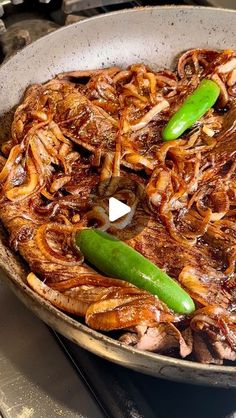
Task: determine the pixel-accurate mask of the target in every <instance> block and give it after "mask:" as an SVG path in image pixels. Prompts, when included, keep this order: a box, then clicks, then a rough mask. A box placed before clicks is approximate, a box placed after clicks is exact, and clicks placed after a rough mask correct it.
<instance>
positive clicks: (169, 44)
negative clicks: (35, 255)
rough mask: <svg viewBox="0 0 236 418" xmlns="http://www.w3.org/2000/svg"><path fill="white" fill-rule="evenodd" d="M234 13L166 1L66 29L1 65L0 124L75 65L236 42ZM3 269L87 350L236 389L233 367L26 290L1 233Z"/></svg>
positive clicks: (164, 56) (156, 57)
mask: <svg viewBox="0 0 236 418" xmlns="http://www.w3.org/2000/svg"><path fill="white" fill-rule="evenodd" d="M235 25H236V12H234V11H230V10H224V9H211V8H205V7H189V6H185V7H176V6H162V7H149V8H139V9H131V10H128V11H126V10H124V11H119V12H115V13H110V14H106V15H100V16H98V17H95V18H90V19H88V20H85V21H82V22H79V23H76V24H74V25H71V26H68V27H63V28H62V29H59V30H57V31H56V32H53V33H51V34H49V35H47V36H45V37H43V38H41V39H40V40H38V41H36V42H35V43H33V44H31V45H29V46H28V47H27V48H25V49H24V50H22V51H20V52H18V53H17V54H16V55H15V56H13V57H12V58H11V59H10V60H9V61H7V62H6V63H5V64H4V65H2V66H1V67H0V92H1V102H0V115H1V120H0V129H1V137H2V138H3V137H7V135H8V131H9V117H10V116H9V115H11V109H12V108H13V107H14V106H15V105H16V104H17V103H18V102H19V100H20V98H21V96H22V94H23V92H24V91H25V89H26V87H27V86H28V85H30V84H33V83H38V82H44V81H46V80H48V79H50V78H52V77H54V76H55V75H56V74H57V73H60V72H63V71H69V70H75V69H90V68H100V67H107V66H112V65H114V64H115V65H120V66H127V65H129V64H131V63H134V62H144V63H146V64H148V65H149V66H151V67H153V68H158V67H162V68H163V67H168V68H169V67H171V66H173V65H174V63H175V59H176V57H177V55H178V54H180V53H181V52H183V50H187V49H190V48H194V47H198V48H211V49H224V48H227V49H228V48H234V49H235V46H236V33H234V31H233V30H232V28H234V27H235ZM0 267H1V268H2V270H3V272H2V277H3V278H4V279H6V280H7V282H8V283H9V285H10V287H11V288H12V290H13V291H14V292H15V293H16V295H17V296H18V297H19V298H20V299H21V300H22V301H23V303H25V305H27V306H28V307H29V309H31V310H32V311H33V312H34V313H35V314H36V315H37V316H39V317H40V318H41V319H42V320H43V321H45V322H46V323H47V324H48V325H50V326H51V327H53V328H54V329H56V330H57V331H58V332H60V333H61V334H63V335H64V336H66V337H67V338H69V339H70V340H72V341H73V342H75V343H76V344H78V345H80V346H82V347H83V348H85V349H87V350H89V351H91V352H93V353H95V354H97V355H99V356H101V357H103V358H105V359H107V360H110V361H113V362H115V363H117V364H120V365H123V366H126V367H129V368H131V369H134V370H137V371H139V372H142V373H146V374H150V375H153V376H157V377H160V378H165V379H170V380H175V381H182V382H189V383H194V384H203V385H210V386H218V387H236V366H234V365H233V366H232V365H230V366H228V365H224V366H218V365H203V364H198V363H193V362H191V361H186V360H179V359H175V358H171V357H166V356H163V355H158V354H155V353H148V352H142V351H139V350H136V349H134V348H130V347H127V346H125V345H123V344H122V343H120V342H118V341H116V340H114V339H112V338H110V337H107V336H104V335H103V334H101V333H99V332H96V331H94V330H92V329H90V328H88V327H87V326H85V325H83V324H81V323H80V322H79V321H77V320H74V319H73V318H71V317H69V316H68V315H66V314H64V313H62V312H61V311H59V310H58V309H56V308H54V307H53V306H52V305H50V303H48V302H47V301H45V300H43V299H42V298H41V297H40V296H38V295H36V294H35V293H34V292H33V291H32V290H30V289H29V288H28V286H27V285H26V282H25V278H26V272H27V266H25V264H24V262H23V261H22V259H20V258H18V257H16V255H14V254H13V253H12V252H11V251H10V250H9V249H8V247H7V244H6V237H5V235H4V231H3V230H2V231H1V233H0Z"/></svg>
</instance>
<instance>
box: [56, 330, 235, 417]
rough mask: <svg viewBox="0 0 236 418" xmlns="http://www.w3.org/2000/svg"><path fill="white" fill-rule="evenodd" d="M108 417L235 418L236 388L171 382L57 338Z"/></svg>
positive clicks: (60, 337)
mask: <svg viewBox="0 0 236 418" xmlns="http://www.w3.org/2000/svg"><path fill="white" fill-rule="evenodd" d="M57 338H58V340H59V342H60V344H61V345H62V347H63V349H64V350H65V352H66V354H67V355H68V357H69V358H70V360H71V361H72V362H73V364H74V366H75V367H76V369H77V371H78V373H79V374H80V376H82V377H83V379H84V380H85V381H86V383H87V384H88V386H89V388H90V390H91V391H92V393H93V395H94V396H95V398H96V400H97V402H98V403H99V404H100V406H101V408H102V409H103V412H104V415H105V416H107V417H111V418H236V389H218V388H217V389H216V388H209V387H203V386H194V385H188V384H183V383H174V382H170V381H167V380H162V379H157V378H155V377H151V376H146V375H143V374H141V373H137V372H134V371H132V370H129V369H126V368H124V367H121V366H118V365H116V364H113V363H110V362H108V361H106V360H103V359H101V358H99V357H97V356H95V355H93V354H91V353H89V352H87V351H85V350H83V349H82V348H80V347H78V346H77V345H75V344H74V343H72V342H70V341H69V340H67V339H66V338H64V337H62V336H59V335H57Z"/></svg>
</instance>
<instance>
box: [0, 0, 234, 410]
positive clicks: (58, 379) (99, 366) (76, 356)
mask: <svg viewBox="0 0 236 418" xmlns="http://www.w3.org/2000/svg"><path fill="white" fill-rule="evenodd" d="M173 3H174V4H202V5H209V6H215V7H231V8H236V2H235V0H232V1H230V0H222V1H220V0H199V1H197V0H196V1H191V0H186V1H184V0H179V1H178V0H176V1H174V0H171V1H168V0H163V1H162V0H159V1H158V0H157V1H146V0H134V1H130V2H127V0H125V1H124V0H63V1H62V0H51V1H50V0H12V1H10V0H0V18H1V19H0V63H2V62H3V61H4V60H6V59H8V58H9V56H10V55H12V54H13V53H14V52H16V51H18V50H19V49H21V48H23V47H24V46H26V45H27V44H29V43H30V42H32V41H34V40H36V39H37V38H39V37H41V36H42V35H44V34H46V33H48V32H51V31H54V30H57V28H59V27H60V26H63V25H67V24H70V23H73V22H75V21H79V20H81V19H84V18H88V17H91V16H94V15H97V14H99V13H109V12H110V11H113V10H118V9H121V8H127V7H137V6H145V5H151V4H152V5H153V4H158V5H161V4H173ZM3 276H4V275H3V273H0V338H1V344H0V418H2V417H3V418H31V417H32V418H57V417H65V418H70V417H73V418H103V417H111V418H167V417H168V418H169V417H171V418H190V417H191V418H236V390H229V389H228V390H227V389H212V388H205V387H199V386H191V385H186V384H181V383H173V382H168V381H163V380H160V379H157V378H154V377H149V376H145V375H141V374H139V373H136V372H134V371H131V370H128V369H125V368H123V367H121V366H117V365H114V364H112V363H108V362H107V361H105V360H103V359H101V358H98V357H96V356H95V355H93V354H90V353H89V352H87V351H85V350H83V349H81V348H80V347H78V346H76V345H75V344H73V343H72V342H70V341H68V340H67V339H66V338H64V337H62V336H61V335H58V334H57V333H55V332H54V331H52V330H51V329H49V328H48V327H47V326H46V325H44V324H43V323H42V322H41V321H40V320H38V319H37V318H36V317H34V316H33V314H32V313H31V312H30V311H28V310H27V309H26V308H25V307H24V306H23V305H22V304H21V303H20V302H19V301H18V300H17V299H16V297H15V296H14V295H13V294H12V293H11V291H10V290H8V289H7V288H6V286H5V285H4V280H1V279H4V277H3Z"/></svg>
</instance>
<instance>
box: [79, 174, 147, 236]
mask: <svg viewBox="0 0 236 418" xmlns="http://www.w3.org/2000/svg"><path fill="white" fill-rule="evenodd" d="M89 202H90V204H89V210H88V211H87V212H86V214H85V215H84V219H83V224H84V225H85V226H89V227H95V228H98V229H99V228H100V229H102V230H103V231H107V232H109V233H110V234H112V235H115V236H116V237H117V238H119V239H121V240H124V241H127V240H129V239H131V238H133V237H134V236H136V235H138V234H140V232H142V230H143V229H144V228H145V227H146V226H147V224H148V221H149V219H150V208H149V205H148V198H147V195H146V192H145V184H144V181H143V182H142V180H139V178H138V176H136V175H135V174H133V173H132V174H130V173H129V174H126V176H124V177H122V176H120V177H113V178H111V179H109V180H104V181H101V182H99V184H97V185H96V186H95V187H94V188H93V189H92V191H91V193H90V196H89Z"/></svg>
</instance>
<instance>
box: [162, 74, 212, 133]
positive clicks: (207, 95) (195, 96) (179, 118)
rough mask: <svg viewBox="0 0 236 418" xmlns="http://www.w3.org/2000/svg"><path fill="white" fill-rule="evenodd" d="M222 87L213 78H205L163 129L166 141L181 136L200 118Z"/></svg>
mask: <svg viewBox="0 0 236 418" xmlns="http://www.w3.org/2000/svg"><path fill="white" fill-rule="evenodd" d="M219 94H220V88H219V86H218V84H216V83H215V82H214V81H212V80H208V79H204V80H202V81H201V82H200V84H199V86H198V87H197V88H196V90H195V91H194V92H193V93H192V94H191V95H190V96H188V97H187V99H186V100H185V101H184V103H183V104H182V106H180V108H179V109H178V110H177V112H176V113H174V115H173V116H172V117H171V118H170V120H169V122H168V123H167V125H166V126H165V128H164V129H163V131H162V138H163V140H164V141H172V140H174V139H177V138H179V137H180V136H181V135H182V133H183V132H184V131H186V129H188V128H190V127H191V126H192V125H193V124H194V123H195V122H196V121H197V120H198V119H200V118H201V117H202V116H203V115H204V114H205V113H206V112H207V111H208V110H209V109H210V108H211V107H212V106H213V105H214V104H215V102H216V100H217V98H218V97H219Z"/></svg>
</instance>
